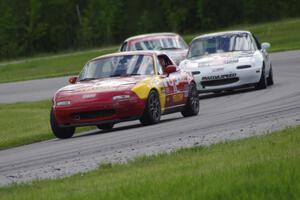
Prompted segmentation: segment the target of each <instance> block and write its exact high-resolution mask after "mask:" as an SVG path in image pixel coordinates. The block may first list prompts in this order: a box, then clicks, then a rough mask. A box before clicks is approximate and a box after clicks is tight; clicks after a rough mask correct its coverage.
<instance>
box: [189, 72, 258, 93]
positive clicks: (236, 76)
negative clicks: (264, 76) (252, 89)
mask: <svg viewBox="0 0 300 200" xmlns="http://www.w3.org/2000/svg"><path fill="white" fill-rule="evenodd" d="M218 69H220V70H218ZM199 72H200V73H199ZM199 72H197V73H195V72H192V73H193V76H194V79H195V81H196V83H197V90H198V92H200V93H204V92H214V91H221V90H226V89H235V88H240V87H243V86H251V85H254V84H256V83H258V82H259V80H260V77H261V68H260V67H258V68H255V67H252V66H250V67H248V68H242V69H237V67H236V66H232V67H215V68H212V69H209V70H207V69H204V70H201V69H199Z"/></svg>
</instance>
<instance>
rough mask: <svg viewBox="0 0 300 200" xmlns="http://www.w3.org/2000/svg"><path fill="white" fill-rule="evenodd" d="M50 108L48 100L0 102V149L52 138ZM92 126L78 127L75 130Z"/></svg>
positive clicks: (79, 130) (82, 129)
mask: <svg viewBox="0 0 300 200" xmlns="http://www.w3.org/2000/svg"><path fill="white" fill-rule="evenodd" d="M50 108H51V101H49V100H48V101H39V102H30V103H14V104H0V127H1V129H0V150H1V149H6V148H9V147H15V146H20V145H24V144H30V143H33V142H39V141H43V140H46V139H51V138H54V135H53V134H52V132H51V129H50V124H49V116H50ZM92 128H94V127H86V128H79V129H77V130H76V132H77V133H78V132H82V131H86V130H90V129H92ZM0 199H1V196H0Z"/></svg>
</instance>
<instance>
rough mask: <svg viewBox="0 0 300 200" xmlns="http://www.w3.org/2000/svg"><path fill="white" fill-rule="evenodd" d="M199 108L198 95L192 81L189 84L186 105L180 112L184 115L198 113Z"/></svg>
mask: <svg viewBox="0 0 300 200" xmlns="http://www.w3.org/2000/svg"><path fill="white" fill-rule="evenodd" d="M199 109H200V102H199V95H198V91H197V88H196V85H195V84H194V83H191V84H190V89H189V96H188V101H187V103H186V106H185V108H184V110H183V111H181V114H182V115H183V116H184V117H189V116H194V115H198V113H199Z"/></svg>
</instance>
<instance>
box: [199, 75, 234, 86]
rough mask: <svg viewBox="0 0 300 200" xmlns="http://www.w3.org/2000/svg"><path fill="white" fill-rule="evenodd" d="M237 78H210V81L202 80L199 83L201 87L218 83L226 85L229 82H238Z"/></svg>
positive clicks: (217, 84)
mask: <svg viewBox="0 0 300 200" xmlns="http://www.w3.org/2000/svg"><path fill="white" fill-rule="evenodd" d="M238 81H239V78H238V77H234V78H228V79H219V80H212V81H202V82H201V85H202V86H203V87H207V86H208V87H209V86H219V85H226V84H230V83H235V82H238Z"/></svg>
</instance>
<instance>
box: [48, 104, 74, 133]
mask: <svg viewBox="0 0 300 200" xmlns="http://www.w3.org/2000/svg"><path fill="white" fill-rule="evenodd" d="M50 125H51V129H52V132H53V134H54V135H55V137H57V138H60V139H66V138H70V137H72V136H73V135H74V133H75V127H66V128H62V127H60V126H59V124H58V123H57V122H56V119H55V116H54V112H53V109H51V112H50Z"/></svg>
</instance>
